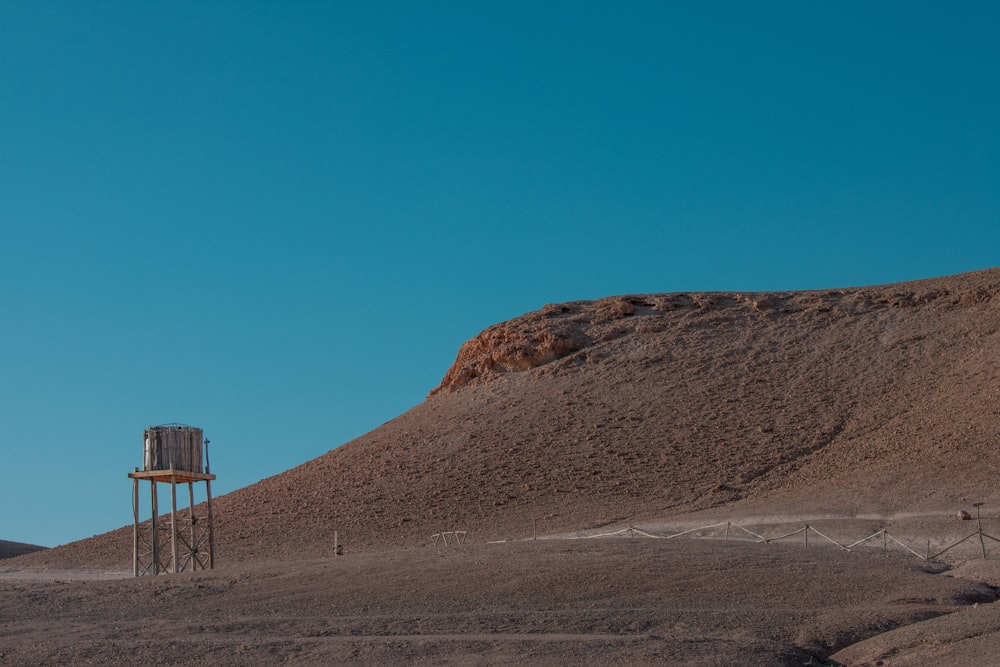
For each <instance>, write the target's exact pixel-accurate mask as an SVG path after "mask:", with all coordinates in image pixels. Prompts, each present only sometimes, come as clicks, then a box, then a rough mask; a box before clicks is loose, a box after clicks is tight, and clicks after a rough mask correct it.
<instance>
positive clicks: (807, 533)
mask: <svg viewBox="0 0 1000 667" xmlns="http://www.w3.org/2000/svg"><path fill="white" fill-rule="evenodd" d="M806 546H809V524H808V523H807V524H806Z"/></svg>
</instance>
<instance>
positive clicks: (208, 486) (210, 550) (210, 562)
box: [205, 479, 215, 570]
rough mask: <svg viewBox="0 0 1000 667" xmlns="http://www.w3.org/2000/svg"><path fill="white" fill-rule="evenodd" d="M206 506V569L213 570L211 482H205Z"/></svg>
mask: <svg viewBox="0 0 1000 667" xmlns="http://www.w3.org/2000/svg"><path fill="white" fill-rule="evenodd" d="M205 496H206V498H207V502H206V505H207V507H208V569H210V570H214V569H215V520H214V518H213V517H212V481H211V480H208V479H206V480H205Z"/></svg>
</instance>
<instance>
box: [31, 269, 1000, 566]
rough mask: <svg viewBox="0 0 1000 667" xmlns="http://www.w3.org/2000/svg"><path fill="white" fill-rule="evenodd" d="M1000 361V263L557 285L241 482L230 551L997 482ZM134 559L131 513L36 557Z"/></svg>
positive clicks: (999, 495)
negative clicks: (103, 530) (117, 524)
mask: <svg viewBox="0 0 1000 667" xmlns="http://www.w3.org/2000/svg"><path fill="white" fill-rule="evenodd" d="M998 360H1000V269H991V270H986V271H979V272H975V273H969V274H963V275H959V276H952V277H946V278H938V279H931V280H922V281H916V282H910V283H901V284H895V285H886V286H877V287H866V288H851V289H831V290H822V291H805V292H785V293H767V294H743V293H691V294H658V295H641V296H621V297H614V298H608V299H601V300H598V301H581V302H573V303H567V304H561V305H551V306H546V307H545V308H543V309H541V310H539V311H536V312H533V313H529V314H527V315H524V316H523V317H520V318H517V319H514V320H512V321H509V322H505V323H502V324H498V325H495V326H493V327H490V328H489V329H487V330H486V331H484V332H483V333H481V334H480V335H479V336H477V337H476V338H474V339H473V340H471V341H469V342H468V343H466V344H465V345H463V346H462V348H461V350H460V351H459V354H458V358H457V360H456V362H455V365H454V366H453V367H452V368H451V369H450V370H449V371H448V372H447V374H446V375H445V377H444V379H443V381H442V383H441V386H440V387H438V388H437V389H436V390H434V391H433V392H431V395H430V396H429V397H428V398H427V400H426V401H425V402H423V403H421V404H420V405H418V406H416V407H414V408H413V409H411V410H410V411H408V412H406V413H404V414H403V415H400V416H399V417H398V418H396V419H394V420H392V421H390V422H388V423H386V424H384V425H383V426H381V427H379V428H378V429H375V430H374V431H372V432H370V433H368V434H366V435H364V436H362V437H360V438H358V439H356V440H354V441H352V442H349V443H346V444H344V445H343V446H341V447H338V448H337V449H334V450H332V451H329V452H327V453H326V454H324V455H322V456H320V457H318V458H316V459H314V460H312V461H309V462H307V463H305V464H303V465H301V466H299V467H297V468H294V469H292V470H289V471H287V472H284V473H281V474H279V475H276V476H274V477H270V478H268V479H265V480H262V481H261V482H259V483H257V484H254V485H252V486H249V487H246V488H244V489H240V490H238V491H235V492H233V493H231V494H228V495H227V496H224V497H221V498H219V499H218V503H217V512H216V515H217V535H218V558H219V560H220V561H235V560H257V559H288V558H303V557H315V556H322V555H328V554H329V553H330V551H331V548H332V535H333V531H335V530H337V531H339V535H340V540H341V542H342V543H343V544H345V546H346V548H347V550H348V551H349V552H350V551H360V550H383V549H390V548H396V547H406V546H413V545H416V544H424V543H426V541H427V539H428V536H429V535H430V534H431V533H434V532H437V531H439V530H453V529H459V530H468V531H470V534H471V535H472V537H473V539H474V540H476V541H486V540H494V539H505V538H512V537H523V536H527V535H530V534H531V532H532V530H533V522H534V521H537V526H538V530H539V532H554V531H564V530H573V529H582V528H586V527H592V526H597V525H602V524H605V523H611V522H616V521H623V520H625V519H626V518H631V519H633V520H640V519H652V518H657V517H665V516H669V515H675V514H678V513H682V512H690V511H692V510H699V509H705V508H711V507H725V508H726V510H727V511H733V512H737V511H742V512H750V511H756V510H762V509H765V508H766V509H767V511H775V510H776V509H777V510H781V509H782V508H783V509H784V510H785V511H789V510H792V509H794V510H795V511H805V510H808V511H824V512H844V513H855V512H866V511H872V512H893V511H920V510H924V511H945V512H951V511H954V510H955V509H957V508H958V507H960V506H962V505H963V504H964V505H967V504H969V503H971V502H973V501H986V502H991V501H992V502H997V501H1000V492H998V490H997V487H996V479H997V473H998V471H1000V426H998V416H1000V400H998V399H1000V382H998V380H1000V361H998ZM336 444H337V443H330V445H331V446H333V445H336ZM220 472H222V473H223V474H224V471H220ZM124 483H125V481H124V480H123V484H124ZM130 558H131V527H128V528H123V529H120V530H117V531H113V532H111V533H107V534H105V535H100V536H97V537H94V538H91V539H88V540H83V541H81V542H77V543H73V544H70V545H66V546H63V547H59V548H57V549H54V550H50V551H46V552H43V553H37V554H32V555H28V556H23V557H21V558H20V559H19V562H22V563H24V564H41V563H48V564H51V565H55V564H59V565H90V566H100V565H104V566H110V565H119V566H122V567H127V565H128V563H130Z"/></svg>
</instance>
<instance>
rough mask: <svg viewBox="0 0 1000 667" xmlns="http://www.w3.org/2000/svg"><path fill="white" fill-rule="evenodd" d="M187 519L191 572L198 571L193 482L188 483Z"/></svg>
mask: <svg viewBox="0 0 1000 667" xmlns="http://www.w3.org/2000/svg"><path fill="white" fill-rule="evenodd" d="M188 519H189V520H190V523H191V571H192V572H193V571H196V570H197V569H198V534H197V531H196V526H195V519H194V482H188Z"/></svg>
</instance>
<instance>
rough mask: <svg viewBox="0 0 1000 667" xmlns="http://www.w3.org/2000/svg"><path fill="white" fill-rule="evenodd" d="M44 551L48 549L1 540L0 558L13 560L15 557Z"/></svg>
mask: <svg viewBox="0 0 1000 667" xmlns="http://www.w3.org/2000/svg"><path fill="white" fill-rule="evenodd" d="M43 549H46V547H40V546H38V545H37V544H24V543H23V542H8V541H7V540H0V558H13V557H14V556H20V555H21V554H30V553H32V552H33V551H42V550H43Z"/></svg>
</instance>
